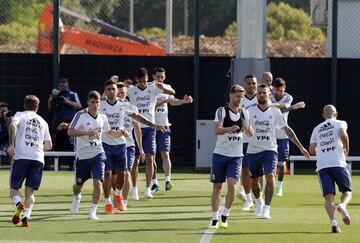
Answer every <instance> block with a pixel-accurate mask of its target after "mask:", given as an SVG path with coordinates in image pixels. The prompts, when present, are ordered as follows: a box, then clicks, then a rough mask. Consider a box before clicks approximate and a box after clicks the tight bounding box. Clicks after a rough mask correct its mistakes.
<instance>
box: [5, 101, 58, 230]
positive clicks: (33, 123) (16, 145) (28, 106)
mask: <svg viewBox="0 0 360 243" xmlns="http://www.w3.org/2000/svg"><path fill="white" fill-rule="evenodd" d="M39 103H40V101H39V99H38V98H37V97H36V96H34V95H27V96H26V97H25V99H24V108H25V111H22V112H16V114H15V116H14V117H13V118H12V121H11V123H10V125H9V146H8V148H7V152H8V155H9V156H10V157H13V158H14V162H13V164H12V165H11V170H10V197H11V199H12V200H13V202H14V204H15V206H16V210H15V214H14V215H13V217H12V222H13V224H18V223H19V222H20V219H21V214H22V212H23V211H24V217H23V218H22V219H21V221H22V226H23V227H28V226H29V219H30V216H31V212H32V208H33V206H34V203H35V196H34V191H35V190H38V189H39V187H40V183H41V178H42V172H43V167H44V150H51V148H52V142H51V136H50V134H49V126H48V124H47V123H46V121H45V120H44V119H43V118H42V117H40V116H39V115H37V114H36V112H37V111H38V109H39ZM25 179H26V182H25V204H24V203H23V202H22V201H21V196H20V191H19V190H20V188H21V187H22V184H23V181H24V180H25Z"/></svg>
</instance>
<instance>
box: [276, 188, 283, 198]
mask: <svg viewBox="0 0 360 243" xmlns="http://www.w3.org/2000/svg"><path fill="white" fill-rule="evenodd" d="M275 196H277V197H282V196H283V191H282V187H276V188H275Z"/></svg>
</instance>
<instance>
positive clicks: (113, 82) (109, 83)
mask: <svg viewBox="0 0 360 243" xmlns="http://www.w3.org/2000/svg"><path fill="white" fill-rule="evenodd" d="M113 84H116V81H115V80H114V79H108V80H106V81H105V83H104V87H106V86H108V85H113Z"/></svg>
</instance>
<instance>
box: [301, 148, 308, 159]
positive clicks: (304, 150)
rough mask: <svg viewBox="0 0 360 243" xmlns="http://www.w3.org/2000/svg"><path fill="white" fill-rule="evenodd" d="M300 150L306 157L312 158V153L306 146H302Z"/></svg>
mask: <svg viewBox="0 0 360 243" xmlns="http://www.w3.org/2000/svg"><path fill="white" fill-rule="evenodd" d="M300 152H301V153H302V155H304V156H305V158H307V159H310V154H309V152H308V151H307V150H306V149H305V148H304V147H301V148H300Z"/></svg>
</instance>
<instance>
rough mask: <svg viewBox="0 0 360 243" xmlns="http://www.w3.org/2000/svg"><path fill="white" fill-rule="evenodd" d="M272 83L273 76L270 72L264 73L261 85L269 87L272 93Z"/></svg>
mask: <svg viewBox="0 0 360 243" xmlns="http://www.w3.org/2000/svg"><path fill="white" fill-rule="evenodd" d="M272 82H273V75H272V74H271V73H270V72H263V74H262V77H261V83H263V84H266V85H267V86H269V87H270V91H272V90H273V86H272Z"/></svg>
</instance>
